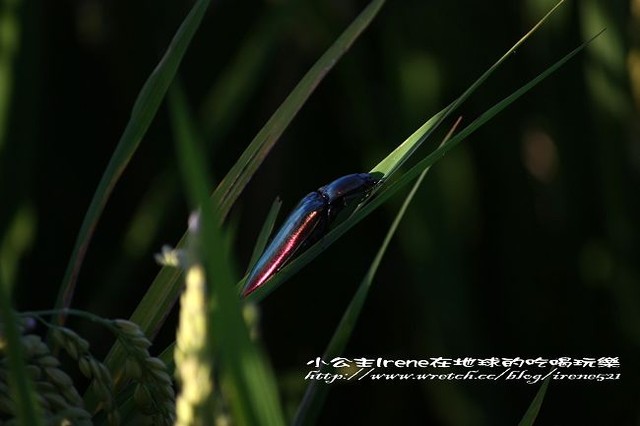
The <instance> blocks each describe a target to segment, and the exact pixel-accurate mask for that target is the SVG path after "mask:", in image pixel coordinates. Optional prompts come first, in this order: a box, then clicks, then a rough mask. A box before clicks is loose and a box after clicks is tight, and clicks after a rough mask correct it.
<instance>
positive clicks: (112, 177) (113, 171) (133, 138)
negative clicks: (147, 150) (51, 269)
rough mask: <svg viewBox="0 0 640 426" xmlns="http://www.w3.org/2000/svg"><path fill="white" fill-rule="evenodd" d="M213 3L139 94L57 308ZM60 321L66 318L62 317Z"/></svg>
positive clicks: (192, 20) (186, 25)
mask: <svg viewBox="0 0 640 426" xmlns="http://www.w3.org/2000/svg"><path fill="white" fill-rule="evenodd" d="M208 6H209V0H198V1H197V2H196V3H195V5H194V6H193V8H192V9H191V11H190V12H189V14H188V15H187V17H186V18H185V19H184V21H183V22H182V24H181V25H180V27H179V28H178V31H177V32H176V34H175V36H174V37H173V40H171V43H170V44H169V47H168V48H167V51H166V52H165V54H164V56H163V57H162V59H161V60H160V62H159V63H158V65H157V66H156V68H155V69H154V70H153V72H152V73H151V75H150V76H149V78H148V79H147V81H146V82H145V84H144V86H143V87H142V90H141V91H140V93H139V94H138V98H137V99H136V102H135V104H134V105H133V109H132V111H131V117H130V119H129V123H127V126H126V128H125V130H124V132H123V134H122V137H121V138H120V141H119V142H118V146H117V147H116V149H115V151H114V153H113V155H112V157H111V159H110V160H109V164H108V165H107V168H106V170H105V172H104V174H103V175H102V178H101V179H100V183H99V184H98V188H97V189H96V192H95V193H94V195H93V199H92V200H91V203H90V205H89V209H88V210H87V213H86V215H85V217H84V220H83V222H82V226H81V227H80V231H79V233H78V237H77V239H76V243H75V246H74V248H73V252H72V254H71V258H70V260H69V264H68V266H67V269H66V272H65V275H64V279H63V281H62V285H61V287H60V290H59V293H58V299H57V301H56V305H55V307H56V308H57V309H64V308H68V307H69V306H70V304H71V299H72V298H73V292H74V289H75V285H76V281H77V278H78V274H79V272H80V266H81V264H82V261H83V260H84V256H85V254H86V251H87V248H88V246H89V242H90V240H91V237H92V235H93V232H94V230H95V227H96V224H97V222H98V219H99V218H100V215H101V214H102V210H103V209H104V206H105V205H106V203H107V200H108V198H109V196H110V195H111V191H112V190H113V188H114V186H115V184H116V182H117V181H118V179H119V178H120V176H121V175H122V172H123V171H124V169H125V167H126V166H127V164H128V163H129V160H130V159H131V157H132V156H133V153H134V152H135V151H136V149H137V148H138V146H139V145H140V142H141V141H142V138H143V137H144V135H145V133H146V131H147V129H148V128H149V126H150V125H151V121H152V120H153V117H154V116H155V114H156V112H157V111H158V108H159V106H160V102H161V101H162V99H163V98H164V95H165V93H166V92H167V89H168V88H169V84H170V83H171V81H172V80H173V78H174V76H175V74H176V71H177V69H178V65H179V64H180V62H181V61H182V58H183V56H184V54H185V52H186V50H187V47H188V46H189V43H190V42H191V39H192V38H193V35H194V34H195V32H196V30H197V28H198V27H199V25H200V22H201V21H202V18H203V16H204V13H205V11H206V10H207V7H208ZM59 320H62V319H61V318H60V319H59Z"/></svg>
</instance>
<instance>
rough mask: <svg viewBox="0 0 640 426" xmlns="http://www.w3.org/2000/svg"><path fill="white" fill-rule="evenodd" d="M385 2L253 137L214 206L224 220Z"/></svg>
mask: <svg viewBox="0 0 640 426" xmlns="http://www.w3.org/2000/svg"><path fill="white" fill-rule="evenodd" d="M383 4H384V0H373V1H372V2H371V3H369V5H368V6H367V7H366V8H365V9H364V10H363V11H362V12H361V13H360V14H359V15H358V16H357V17H356V19H355V20H354V21H353V22H352V23H351V25H349V27H348V28H347V29H346V30H345V31H344V32H343V33H342V34H341V35H340V37H338V39H337V40H336V41H335V42H334V43H333V45H331V47H330V48H329V49H328V50H327V51H326V52H325V53H324V54H323V55H322V56H321V57H320V59H318V61H317V62H316V63H315V64H314V65H313V67H311V69H310V70H309V71H308V72H307V73H306V74H305V76H304V77H303V78H302V80H300V82H299V83H298V84H297V85H296V87H295V88H294V89H293V91H292V92H291V93H290V94H289V96H287V99H285V101H284V102H283V103H282V105H280V107H279V108H278V109H277V110H276V112H275V113H274V114H273V115H272V116H271V118H269V121H267V124H265V126H264V127H263V128H262V129H261V130H260V131H259V132H258V134H257V135H256V136H255V138H253V140H252V141H251V143H250V144H249V146H248V147H247V149H246V150H245V151H244V152H243V153H242V155H241V156H240V158H239V159H238V161H237V162H236V164H234V166H233V167H232V168H231V170H230V171H229V173H227V175H226V176H225V178H224V179H223V180H222V182H220V185H219V186H218V187H217V188H216V190H215V192H214V194H213V199H214V205H215V206H216V207H217V208H219V209H220V217H221V219H223V220H224V218H225V217H226V215H227V214H228V213H229V210H230V209H231V206H232V205H233V204H234V203H235V201H236V200H237V198H238V196H239V195H240V193H241V192H242V190H243V189H244V187H245V186H246V185H247V183H248V182H249V180H250V179H251V177H252V176H253V174H254V173H255V172H256V170H257V169H258V167H259V166H260V164H262V162H263V161H264V159H265V158H266V156H267V155H268V154H269V152H270V151H271V149H272V148H273V146H274V145H275V143H276V142H277V141H278V139H279V138H280V136H281V135H282V133H283V132H284V130H285V129H286V128H287V126H288V125H289V123H291V121H292V120H293V118H294V117H295V116H296V114H297V113H298V111H300V109H301V108H302V105H304V103H305V102H306V101H307V99H308V98H309V96H310V95H311V93H313V91H314V90H315V88H316V87H317V86H318V84H319V83H320V81H322V79H323V78H324V76H325V75H327V73H328V72H329V71H330V70H331V69H332V68H333V66H334V65H335V64H336V63H337V62H338V60H339V59H340V58H341V57H342V55H344V54H345V53H346V52H347V50H349V48H350V47H351V45H352V44H353V43H354V41H355V40H356V39H357V38H358V36H359V35H360V34H361V33H362V32H363V31H364V29H365V28H367V26H368V25H369V24H370V23H371V21H372V20H373V18H374V17H375V16H376V14H377V13H378V11H379V10H380V8H381V7H382V5H383Z"/></svg>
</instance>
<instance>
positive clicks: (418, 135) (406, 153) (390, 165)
mask: <svg viewBox="0 0 640 426" xmlns="http://www.w3.org/2000/svg"><path fill="white" fill-rule="evenodd" d="M562 3H564V0H560V1H559V2H558V3H557V4H556V5H555V6H554V7H553V8H552V9H551V10H550V11H549V12H547V14H546V15H544V16H543V17H542V19H540V20H539V21H538V22H537V23H536V24H535V25H534V26H533V27H532V28H531V29H530V30H529V31H528V32H527V33H526V34H525V35H524V36H522V37H521V38H520V40H518V41H517V42H516V43H515V44H514V45H513V46H511V48H510V49H509V50H507V51H506V52H505V53H504V55H502V56H501V57H500V59H498V60H497V61H496V62H495V63H494V64H493V65H491V66H490V67H489V69H487V70H486V71H485V72H484V73H483V74H482V75H481V76H480V77H479V78H478V79H477V80H476V81H474V82H473V83H472V84H471V86H469V88H468V89H467V90H465V91H464V92H463V93H462V94H461V95H460V96H459V97H458V98H457V99H456V100H455V101H453V102H452V103H451V104H450V105H448V106H447V107H446V108H444V109H443V110H441V111H440V112H438V113H437V114H436V115H434V116H433V117H431V118H430V119H429V120H428V121H427V122H426V123H424V124H423V125H422V126H420V128H419V129H418V130H416V131H415V132H414V133H413V134H412V135H411V136H409V138H407V140H406V141H404V142H403V143H402V144H400V145H399V146H398V147H397V148H396V149H395V150H394V151H393V152H392V153H391V154H389V155H388V156H387V157H386V158H385V159H384V160H382V161H381V162H380V163H378V165H376V166H375V167H374V168H373V169H372V172H381V173H383V174H384V175H385V177H386V178H388V177H390V176H391V175H392V174H393V173H394V172H395V171H396V170H398V169H399V168H400V167H401V166H402V164H404V162H405V161H406V160H407V159H408V158H409V157H410V156H411V155H412V154H413V153H414V152H415V151H416V150H417V149H418V148H419V147H420V145H421V144H422V142H424V141H425V140H426V139H427V138H428V137H429V136H430V135H431V134H432V133H433V131H435V130H436V129H437V128H438V126H439V125H440V124H441V123H442V122H443V121H444V120H445V119H446V118H447V117H449V115H450V114H452V113H453V112H454V111H455V110H456V109H458V107H459V106H460V105H461V104H462V103H463V102H464V101H466V100H467V99H468V98H469V96H471V95H472V94H473V92H475V91H476V90H477V89H478V87H480V86H481V85H482V84H483V83H484V82H485V81H486V80H487V79H488V78H489V77H490V76H491V75H492V74H493V73H494V72H495V71H496V70H497V69H498V68H499V67H500V65H502V64H503V63H504V61H506V60H507V59H508V58H509V57H510V56H511V55H513V54H514V53H515V52H516V50H517V49H518V48H519V47H520V46H522V45H523V44H524V42H526V41H527V39H529V37H531V36H532V35H533V34H534V33H535V32H536V31H537V30H538V29H539V28H540V27H541V26H542V24H544V23H545V21H546V20H547V19H549V17H550V16H551V15H552V14H553V12H555V11H556V9H558V8H559V7H560V5H561V4H562Z"/></svg>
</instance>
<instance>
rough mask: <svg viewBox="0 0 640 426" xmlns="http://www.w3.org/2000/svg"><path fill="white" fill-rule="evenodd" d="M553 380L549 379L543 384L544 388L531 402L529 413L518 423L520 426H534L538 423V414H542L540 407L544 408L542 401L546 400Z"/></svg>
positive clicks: (542, 387)
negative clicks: (550, 382)
mask: <svg viewBox="0 0 640 426" xmlns="http://www.w3.org/2000/svg"><path fill="white" fill-rule="evenodd" d="M550 380H551V379H547V380H545V381H544V382H542V386H540V389H539V390H538V392H537V393H536V396H535V398H533V401H531V405H529V408H528V409H527V412H526V413H524V416H523V417H522V420H520V423H518V426H533V423H534V422H535V421H536V417H538V413H539V412H540V407H542V401H543V400H544V396H545V394H546V393H547V388H548V387H549V381H550Z"/></svg>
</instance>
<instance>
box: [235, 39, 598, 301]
mask: <svg viewBox="0 0 640 426" xmlns="http://www.w3.org/2000/svg"><path fill="white" fill-rule="evenodd" d="M603 31H604V30H603ZM600 34H602V32H600V33H598V34H596V35H595V36H594V37H592V38H591V39H590V40H588V41H586V42H585V43H583V44H582V45H580V46H579V47H577V48H576V49H574V50H573V51H571V52H570V53H568V54H567V55H565V56H564V57H563V58H562V59H560V60H559V61H557V62H556V63H554V64H553V65H552V66H550V67H549V68H547V69H546V70H545V71H543V72H542V73H540V74H539V75H538V76H537V77H535V78H534V79H532V80H531V81H529V82H528V83H527V84H525V85H523V86H522V87H520V88H519V89H518V90H516V91H515V92H513V93H512V94H511V95H509V96H507V97H506V98H504V99H503V100H502V101H500V102H498V103H497V104H495V105H494V106H493V107H491V108H489V109H488V110H487V111H485V112H484V113H483V114H482V115H481V116H480V117H478V118H477V119H476V120H474V121H473V122H472V123H471V124H469V125H468V126H467V127H465V128H464V129H462V130H461V131H460V132H459V133H458V134H456V135H455V136H454V137H452V138H451V139H450V140H449V141H448V142H447V143H446V144H444V145H442V146H440V147H439V148H438V149H436V150H435V151H433V152H432V153H431V154H429V155H427V156H426V157H425V158H423V159H422V160H421V161H419V162H418V163H417V164H416V165H414V166H413V167H412V168H411V169H409V170H408V171H406V172H404V173H403V174H402V176H400V177H399V178H398V179H397V180H395V181H393V182H389V183H388V184H386V185H383V186H382V187H381V188H380V190H379V191H378V192H376V195H375V197H373V198H370V199H368V200H367V201H368V202H367V203H366V204H365V205H363V206H362V208H360V209H359V210H358V211H356V212H355V213H354V214H353V215H352V216H350V217H349V218H348V219H346V220H345V221H344V222H342V223H341V224H339V225H338V226H336V227H335V228H334V229H333V230H331V231H330V232H329V233H328V234H327V235H326V236H325V237H324V238H323V239H322V240H320V241H319V242H318V243H316V244H314V245H313V246H311V247H310V248H309V249H307V250H306V251H305V252H304V253H302V254H301V255H300V256H298V257H297V258H296V259H295V260H293V261H292V262H291V263H290V264H288V265H287V266H286V267H284V268H283V269H282V270H281V271H279V272H278V273H277V274H276V275H275V276H274V277H273V278H272V279H270V280H269V281H267V282H266V283H265V284H263V285H262V286H261V287H260V288H258V289H257V290H256V291H254V292H253V293H252V294H251V295H250V296H249V297H248V299H249V300H251V301H255V302H257V301H259V300H262V299H263V298H264V297H265V296H266V295H268V294H269V293H271V292H272V291H273V290H275V289H276V288H277V287H278V286H279V285H280V284H282V282H284V281H285V280H287V279H288V278H289V277H291V276H292V275H293V274H295V273H296V272H298V271H299V270H300V269H301V268H302V267H303V266H304V265H306V264H307V263H309V262H311V260H313V259H314V258H315V257H316V256H318V255H319V254H320V253H321V252H322V251H324V250H325V249H326V248H327V247H329V246H330V245H331V244H333V243H334V242H335V241H336V240H337V239H338V238H339V237H340V236H342V234H344V233H345V232H347V231H348V230H349V229H350V228H351V227H353V226H354V225H355V224H357V223H358V222H360V221H361V220H362V219H364V217H366V216H367V215H369V214H370V213H371V212H372V211H373V210H375V209H376V208H378V207H379V206H380V205H381V204H382V203H384V202H385V201H386V200H387V199H389V197H391V196H392V195H393V194H395V193H396V192H397V191H398V190H399V189H400V188H402V187H403V186H404V185H406V184H407V183H409V182H410V181H412V180H413V179H415V178H416V177H418V175H420V173H422V171H423V170H425V169H426V168H428V167H430V166H432V165H433V164H435V163H436V162H437V161H439V160H440V159H442V157H444V155H445V154H446V153H447V152H449V151H450V150H451V149H453V148H454V147H456V146H457V145H458V144H460V142H462V141H463V140H464V139H465V138H466V137H467V136H469V135H471V134H472V133H473V132H474V131H476V130H477V129H478V128H480V127H481V126H482V125H483V124H485V123H486V122H487V121H489V120H490V119H492V118H493V117H495V116H496V115H497V114H498V113H499V112H501V111H502V110H504V109H505V108H506V107H508V106H509V105H511V104H512V103H513V102H515V101H516V100H517V99H518V98H520V97H521V96H523V95H524V94H525V93H527V92H528V91H529V90H531V89H532V88H533V87H535V86H536V85H537V84H539V83H540V82H541V81H542V80H544V79H545V78H547V77H548V76H549V75H551V74H552V73H554V72H555V71H557V70H558V68H560V67H561V66H562V65H564V64H565V63H566V62H567V61H568V60H569V59H571V58H573V57H574V56H575V55H577V54H578V53H579V52H580V51H582V50H583V49H584V48H585V47H586V46H587V45H588V44H589V43H591V42H592V41H593V40H594V39H595V38H596V37H598V36H599V35H600ZM238 285H239V286H242V282H241V283H239V284H238Z"/></svg>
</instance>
